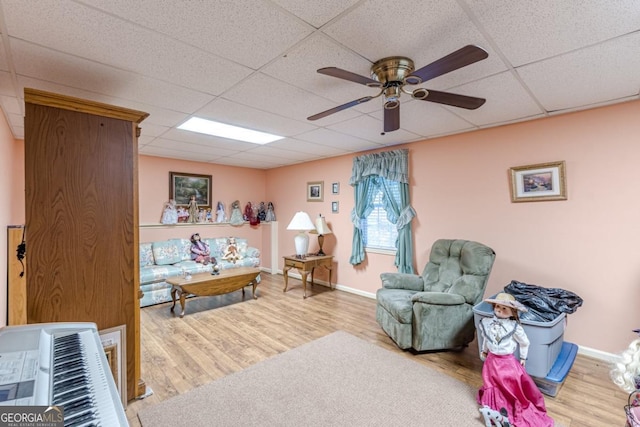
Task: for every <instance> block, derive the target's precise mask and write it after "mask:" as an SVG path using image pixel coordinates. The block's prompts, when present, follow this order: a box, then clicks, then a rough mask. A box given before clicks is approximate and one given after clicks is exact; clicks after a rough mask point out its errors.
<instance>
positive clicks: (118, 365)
mask: <svg viewBox="0 0 640 427" xmlns="http://www.w3.org/2000/svg"><path fill="white" fill-rule="evenodd" d="M98 334H99V335H100V342H101V343H102V348H103V349H104V354H105V356H106V357H107V363H108V364H109V368H110V369H111V374H112V375H113V380H114V381H115V383H116V388H117V389H118V393H120V398H121V399H122V405H123V406H124V407H125V408H126V407H127V325H121V326H116V327H114V328H109V329H103V330H101V331H98Z"/></svg>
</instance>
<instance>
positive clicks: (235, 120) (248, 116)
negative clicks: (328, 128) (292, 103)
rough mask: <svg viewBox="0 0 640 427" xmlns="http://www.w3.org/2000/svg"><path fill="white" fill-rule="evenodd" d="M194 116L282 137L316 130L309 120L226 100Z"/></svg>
mask: <svg viewBox="0 0 640 427" xmlns="http://www.w3.org/2000/svg"><path fill="white" fill-rule="evenodd" d="M194 115H195V116H198V117H202V118H205V119H210V120H215V121H218V122H221V123H227V124H232V125H236V126H242V127H245V128H249V129H253V130H258V131H261V132H267V133H272V134H275V135H280V136H292V135H297V134H299V133H302V132H306V131H309V130H311V129H315V128H316V126H314V125H313V124H312V122H310V121H308V120H305V121H304V122H302V121H300V120H293V119H289V118H287V117H283V116H281V115H278V114H273V113H271V112H267V111H263V110H259V109H256V108H252V107H249V106H248V105H244V104H241V103H238V102H234V101H230V100H228V99H224V98H217V99H215V100H213V101H211V102H210V103H209V104H207V105H205V106H204V107H202V108H201V109H200V110H199V111H197V112H196V113H195V114H194Z"/></svg>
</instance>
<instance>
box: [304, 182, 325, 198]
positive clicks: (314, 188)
mask: <svg viewBox="0 0 640 427" xmlns="http://www.w3.org/2000/svg"><path fill="white" fill-rule="evenodd" d="M322 201H324V181H313V182H307V202H322Z"/></svg>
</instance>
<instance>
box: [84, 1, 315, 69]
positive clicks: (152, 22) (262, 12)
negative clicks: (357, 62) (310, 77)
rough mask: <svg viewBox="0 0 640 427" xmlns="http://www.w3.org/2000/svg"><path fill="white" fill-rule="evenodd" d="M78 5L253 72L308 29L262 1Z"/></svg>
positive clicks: (307, 31)
mask: <svg viewBox="0 0 640 427" xmlns="http://www.w3.org/2000/svg"><path fill="white" fill-rule="evenodd" d="M82 1H83V2H84V3H87V4H91V5H92V6H94V7H97V8H100V9H102V10H106V11H108V12H110V13H113V14H115V15H117V16H120V17H122V18H124V19H127V20H129V21H132V22H135V23H136V24H138V25H141V26H143V27H146V28H150V29H153V30H155V31H157V32H159V33H163V34H167V35H169V36H170V37H173V38H175V39H177V40H180V41H183V42H185V43H188V44H190V45H192V46H195V47H197V48H199V49H202V50H204V51H207V52H211V53H213V54H216V55H219V56H221V57H223V58H227V59H229V60H231V61H234V62H237V63H239V64H243V65H245V66H247V67H250V68H252V69H258V68H260V67H261V66H263V65H264V64H266V63H267V62H269V61H271V60H272V59H273V58H274V57H276V56H278V55H280V54H282V53H284V52H285V51H286V50H287V49H289V48H290V47H292V46H293V45H295V44H296V43H298V42H299V41H301V40H303V39H304V38H305V37H306V36H308V35H309V34H311V32H312V31H313V28H312V27H311V26H309V25H308V24H305V23H304V22H302V21H301V20H299V19H297V18H295V17H294V16H292V15H291V14H289V13H286V12H285V11H283V10H282V9H281V8H279V7H276V6H275V5H274V4H272V3H270V2H267V1H254V0H233V1H223V2H207V1H188V0H162V1H159V0H137V1H136V7H131V2H130V0H110V1H108V2H105V1H103V0H82ZM247 32H249V33H250V36H248V35H247Z"/></svg>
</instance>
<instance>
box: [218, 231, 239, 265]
mask: <svg viewBox="0 0 640 427" xmlns="http://www.w3.org/2000/svg"><path fill="white" fill-rule="evenodd" d="M222 259H224V260H227V261H229V262H232V263H234V264H235V263H236V261H238V260H241V259H242V255H240V252H239V251H238V245H237V243H236V238H235V237H229V238H228V239H227V248H226V249H225V251H224V255H222Z"/></svg>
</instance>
